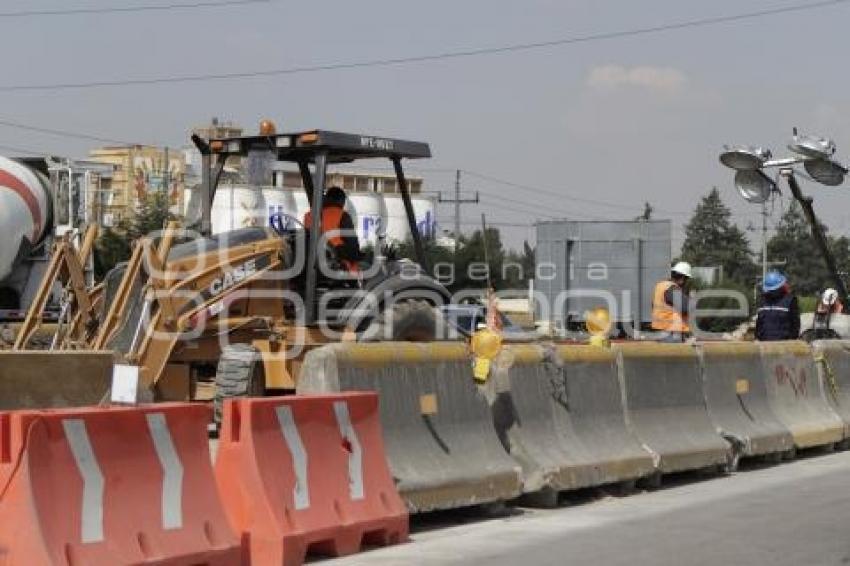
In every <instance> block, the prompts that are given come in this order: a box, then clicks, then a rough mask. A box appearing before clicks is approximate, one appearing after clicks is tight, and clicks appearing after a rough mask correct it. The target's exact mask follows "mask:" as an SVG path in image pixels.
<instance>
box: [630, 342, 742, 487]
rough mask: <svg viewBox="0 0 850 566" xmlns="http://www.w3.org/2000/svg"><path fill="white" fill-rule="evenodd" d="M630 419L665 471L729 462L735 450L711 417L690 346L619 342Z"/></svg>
mask: <svg viewBox="0 0 850 566" xmlns="http://www.w3.org/2000/svg"><path fill="white" fill-rule="evenodd" d="M614 349H615V351H616V352H617V354H618V360H619V368H620V372H621V377H622V383H623V387H624V390H625V394H626V409H627V416H628V419H629V422H630V423H631V425H632V426H633V427H634V430H635V432H636V433H637V435H638V437H639V438H640V439H641V441H642V442H643V443H644V444H645V445H646V446H647V447H648V448H649V450H651V451H652V453H653V454H654V456H655V458H656V461H657V465H658V469H659V471H660V472H661V473H670V472H679V471H685V470H696V469H701V468H709V467H712V466H716V465H725V464H726V463H728V462H729V461H731V448H730V446H729V444H728V443H727V442H726V441H725V440H723V438H721V437H720V436H719V435H718V434H717V432H716V430H715V427H714V424H713V423H712V422H711V419H710V418H709V416H708V410H707V408H706V402H705V397H704V395H703V388H702V378H701V376H700V368H699V360H698V357H697V352H696V351H695V349H694V348H693V347H692V346H688V345H685V344H657V343H651V342H635V343H623V344H617V345H616V346H614Z"/></svg>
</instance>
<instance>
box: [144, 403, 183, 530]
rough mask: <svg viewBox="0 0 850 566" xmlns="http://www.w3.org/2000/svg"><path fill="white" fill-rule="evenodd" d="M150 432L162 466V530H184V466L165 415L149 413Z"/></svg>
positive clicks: (146, 416) (147, 416)
mask: <svg viewBox="0 0 850 566" xmlns="http://www.w3.org/2000/svg"><path fill="white" fill-rule="evenodd" d="M145 418H146V419H147V421H148V430H149V431H150V433H151V438H153V446H154V448H155V449H156V455H157V457H158V458H159V464H160V466H162V528H163V529H164V530H172V529H181V528H183V464H182V463H181V462H180V457H179V456H178V455H177V450H176V449H175V448H174V439H172V438H171V431H170V430H169V429H168V422H167V421H166V420H165V415H164V414H163V413H148V414H147V415H145Z"/></svg>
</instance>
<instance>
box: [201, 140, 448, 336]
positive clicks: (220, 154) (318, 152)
mask: <svg viewBox="0 0 850 566" xmlns="http://www.w3.org/2000/svg"><path fill="white" fill-rule="evenodd" d="M192 142H193V143H194V144H195V147H197V148H198V150H199V151H200V153H201V226H200V232H201V234H203V235H204V236H210V235H211V232H212V203H213V198H214V197H215V192H216V189H217V187H218V183H219V180H220V179H221V174H222V171H224V165H225V163H226V161H227V158H228V157H231V156H239V157H244V156H246V155H248V154H249V153H251V152H255V151H260V152H271V153H272V154H273V155H274V156H275V157H276V159H277V161H281V162H290V163H295V164H297V165H298V170H299V172H300V173H301V182H302V185H303V186H304V190H305V192H306V193H307V198H308V199H309V202H310V208H311V210H322V201H323V197H324V189H325V188H326V187H325V179H326V178H327V168H328V165H334V164H339V163H350V162H352V161H355V160H359V159H388V160H389V161H390V162H391V163H392V164H393V170H394V171H395V175H396V181H397V182H398V188H399V192H400V193H401V198H402V202H403V203H404V210H405V214H406V216H407V224H408V228H409V229H410V234H411V237H412V239H413V245H414V250H415V252H416V260H417V262H418V263H419V265H420V266H422V268H423V269H424V270H425V271H426V272H428V271H429V267H428V264H427V261H426V258H425V253H424V249H423V247H422V237H421V234H419V229H418V227H417V225H416V217H415V215H414V211H413V203H412V202H411V199H410V190H409V187H408V184H407V179H406V178H405V175H404V168H403V167H402V164H401V160H402V159H426V158H429V157H431V148H430V147H429V146H428V144H427V143H422V142H415V141H406V140H399V139H393V138H385V137H379V136H368V135H360V134H350V133H341V132H332V131H327V130H309V131H304V132H295V133H281V134H277V133H275V134H272V135H259V136H242V137H235V138H216V139H210V140H205V139H203V138H201V137H199V136H197V135H193V136H192ZM311 166H312V167H313V170H312V171H311V170H310V167H311ZM316 188H318V189H319V190H316ZM321 216H322V215H321V214H313V220H312V226H307V227H306V228H307V229H308V230H310V233H311V234H319V233H320V231H321ZM310 240H311V243H310V246H309V248H308V250H307V263H306V266H305V269H306V290H305V297H304V304H305V307H306V313H305V319H306V323H307V324H312V323H314V322H316V318H317V312H316V311H317V297H316V284H317V281H318V270H319V265H318V245H317V244H318V242H319V238H311V239H310Z"/></svg>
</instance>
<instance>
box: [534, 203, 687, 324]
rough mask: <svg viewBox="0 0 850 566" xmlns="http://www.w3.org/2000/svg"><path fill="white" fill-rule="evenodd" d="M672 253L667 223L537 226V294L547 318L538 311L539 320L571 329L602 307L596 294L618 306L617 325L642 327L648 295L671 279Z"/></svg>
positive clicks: (648, 305) (649, 309)
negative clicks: (611, 298) (542, 299)
mask: <svg viewBox="0 0 850 566" xmlns="http://www.w3.org/2000/svg"><path fill="white" fill-rule="evenodd" d="M671 253H672V251H671V225H670V221H669V220H650V221H601V222H596V221H592V222H583V221H569V220H556V221H546V222H540V223H538V224H537V269H536V273H535V290H536V291H537V292H539V293H542V294H543V296H544V297H545V299H546V300H547V301H548V304H549V309H548V310H549V311H550V314H549V315H548V316H547V314H546V312H545V310H542V309H540V308H539V306H538V313H537V314H538V317H539V319H544V320H546V319H550V320H549V322H551V323H554V324H555V325H558V326H562V327H564V328H573V327H575V326H576V325H578V324H580V323H582V322H583V321H584V313H585V311H587V310H588V309H591V308H593V307H597V306H600V305H602V306H604V305H605V302H604V299H602V298H601V297H600V294H599V292H600V291H607V292H609V293H611V294H612V295H613V296H614V298H615V299H616V301H617V315H616V318H617V322H621V323H632V322H633V321H637V320H639V321H640V323H641V326H646V325H648V323H649V322H650V320H651V315H652V290H653V288H654V286H655V284H656V283H657V282H658V281H659V280H661V279H664V278H667V277H668V276H669V274H670V261H671ZM559 296H560V300H559ZM559 305H560V306H562V308H561V307H559Z"/></svg>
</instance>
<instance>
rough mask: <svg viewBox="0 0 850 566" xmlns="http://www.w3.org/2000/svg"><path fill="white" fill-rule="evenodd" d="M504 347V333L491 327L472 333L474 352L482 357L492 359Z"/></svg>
mask: <svg viewBox="0 0 850 566" xmlns="http://www.w3.org/2000/svg"><path fill="white" fill-rule="evenodd" d="M501 349H502V335H501V334H499V333H498V332H494V331H492V330H490V329H489V328H484V329H483V330H479V331H478V332H476V333H475V334H473V335H472V353H473V354H475V355H476V356H478V357H480V358H485V359H488V360H492V359H493V358H495V357H496V356H498V355H499V352H500V351H501Z"/></svg>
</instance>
